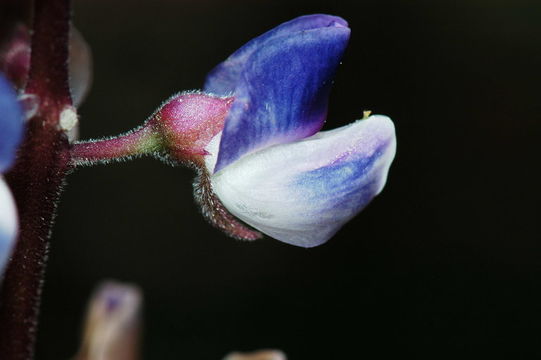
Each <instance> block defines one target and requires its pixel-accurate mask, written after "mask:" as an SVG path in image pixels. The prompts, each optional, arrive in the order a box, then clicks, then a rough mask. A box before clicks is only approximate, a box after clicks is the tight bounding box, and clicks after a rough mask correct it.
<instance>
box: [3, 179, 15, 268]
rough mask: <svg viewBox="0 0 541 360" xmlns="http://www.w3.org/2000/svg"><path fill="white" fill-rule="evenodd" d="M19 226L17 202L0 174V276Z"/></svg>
mask: <svg viewBox="0 0 541 360" xmlns="http://www.w3.org/2000/svg"><path fill="white" fill-rule="evenodd" d="M17 226H18V221H17V210H16V209H15V202H14V201H13V197H12V196H11V192H10V191H9V188H8V186H7V184H6V182H5V181H4V179H3V178H2V177H1V176H0V278H1V276H2V274H3V272H4V268H5V266H6V264H7V261H8V259H9V256H10V255H11V251H12V250H13V245H14V243H15V237H16V235H17Z"/></svg>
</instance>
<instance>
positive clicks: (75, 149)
mask: <svg viewBox="0 0 541 360" xmlns="http://www.w3.org/2000/svg"><path fill="white" fill-rule="evenodd" d="M161 143H162V141H161V139H160V137H159V135H158V134H157V133H156V132H155V131H154V129H153V128H152V126H148V125H143V126H142V127H140V128H139V129H136V130H133V131H130V132H128V133H126V134H123V135H120V136H116V137H111V138H106V139H101V140H89V141H82V142H78V143H76V144H74V145H73V146H72V147H71V151H70V152H71V164H72V165H73V166H87V165H95V164H106V163H109V162H110V161H115V160H116V161H119V160H125V159H129V158H132V157H134V156H141V155H145V154H151V153H155V152H157V151H159V150H160V149H161V147H162V145H161Z"/></svg>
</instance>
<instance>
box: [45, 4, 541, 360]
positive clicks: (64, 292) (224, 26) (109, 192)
mask: <svg viewBox="0 0 541 360" xmlns="http://www.w3.org/2000/svg"><path fill="white" fill-rule="evenodd" d="M316 12H324V13H330V14H335V15H339V16H342V17H344V18H345V19H347V20H348V21H349V23H350V26H351V29H352V38H351V42H350V45H349V48H348V51H347V53H346V55H345V57H344V60H343V65H342V66H341V67H340V68H339V72H338V75H337V77H336V82H335V87H334V89H333V93H332V97H331V103H330V114H329V118H328V121H327V124H326V128H327V129H328V128H334V127H338V126H341V125H344V124H346V123H349V122H351V121H353V120H355V119H358V118H360V117H361V116H362V111H363V110H366V109H370V110H372V111H373V112H375V113H381V114H386V115H389V116H390V117H391V118H392V119H393V120H394V121H395V124H396V127H397V136H398V152H397V156H396V159H395V162H394V164H393V166H392V168H391V172H390V176H389V181H388V183H387V186H386V188H385V190H384V191H383V193H382V194H381V195H380V196H379V197H377V198H376V199H375V200H374V202H373V203H372V204H371V205H370V206H369V207H368V208H367V209H366V210H365V211H364V212H363V213H361V214H360V215H359V216H358V217H357V218H355V219H354V220H353V221H351V222H350V223H349V224H347V225H346V226H345V227H344V228H343V229H342V230H341V231H340V232H339V233H338V234H337V235H336V236H335V237H334V238H333V239H332V240H331V241H329V242H328V243H327V244H325V245H323V246H321V247H318V248H314V249H309V250H307V249H302V248H296V247H293V246H290V245H286V244H283V243H280V242H278V241H275V240H272V239H268V238H267V239H264V240H261V241H257V242H254V243H243V242H238V241H235V240H232V239H229V238H227V237H226V236H224V235H222V234H221V233H219V232H218V231H217V230H215V229H213V228H212V227H211V226H209V225H207V224H206V223H205V221H204V220H203V218H202V217H201V216H200V215H199V213H198V210H197V208H196V206H195V205H194V202H193V200H192V188H191V181H192V177H193V173H192V172H191V171H190V170H188V169H184V168H172V167H168V166H165V165H163V164H161V163H159V162H157V161H154V160H150V159H141V160H137V161H134V162H131V163H122V164H114V165H111V166H107V167H104V166H98V167H93V168H84V169H81V170H79V171H77V172H76V173H75V174H73V175H71V176H70V177H69V179H68V182H69V184H68V186H67V188H66V191H65V193H64V195H63V199H62V202H61V204H60V207H59V211H58V218H57V224H56V226H55V229H54V235H53V243H52V251H51V256H50V262H49V270H48V274H47V280H46V284H45V293H44V307H43V312H42V316H41V325H40V331H39V344H38V359H55V360H56V359H67V358H68V357H69V356H71V355H72V354H73V353H74V352H75V351H76V348H77V346H78V342H79V337H80V327H81V321H82V316H83V311H84V308H85V305H86V301H87V298H88V296H89V295H90V293H91V291H92V290H93V288H94V286H95V285H96V284H97V283H98V282H100V281H101V280H103V279H118V280H122V281H128V282H133V283H136V284H138V285H139V286H141V288H142V289H143V291H144V293H145V306H144V314H145V346H144V354H145V358H146V359H160V360H161V359H165V360H167V359H207V360H216V359H221V358H222V356H224V355H225V354H226V353H227V352H229V351H231V350H253V349H258V348H269V347H270V348H279V349H282V350H284V351H285V352H286V353H287V354H288V355H289V358H290V359H293V360H308V359H310V360H314V359H322V360H328V359H363V358H366V359H383V358H388V359H391V358H397V357H405V356H407V355H410V356H411V357H413V358H419V359H421V358H427V359H428V358H429V359H443V358H456V357H457V356H461V358H463V357H464V356H467V355H469V356H474V355H475V356H478V357H479V358H488V357H489V356H494V355H497V356H501V357H508V358H536V357H538V356H541V347H540V345H539V344H540V335H541V334H540V331H541V283H540V280H541V265H540V260H541V244H540V240H541V236H540V233H541V231H540V230H541V229H540V227H541V226H540V223H541V216H540V214H541V209H540V207H541V205H540V204H541V199H540V198H541V196H540V194H541V192H540V189H539V185H540V181H541V167H540V161H539V154H540V151H539V149H538V147H539V144H540V139H541V117H540V114H541V103H540V99H539V93H540V81H541V76H540V71H539V70H540V66H541V50H540V49H541V3H540V2H539V1H517V0H515V1H511V0H510V1H496V0H491V1H489V0H486V1H482V0H461V1H428V0H427V1H404V0H395V1H391V0H379V1H375V0H365V1H328V2H327V1H325V2H324V1H314V0H310V1H308V0H306V1H296V0H295V1H293V0H288V1H277V0H272V1H271V0H257V1H247V0H245V1H241V0H230V1H211V0H199V1H196V0H185V1H165V0H159V1H157V0H147V1H138V2H135V1H127V0H123V1H119V0H117V1H105V0H100V1H97V0H94V1H85V0H78V1H75V3H74V16H75V23H76V25H77V27H78V28H79V30H80V31H81V32H82V33H83V35H84V36H85V37H86V39H87V41H88V42H89V43H90V44H91V46H92V48H93V51H94V61H95V68H94V70H95V74H94V86H93V89H92V92H91V94H90V96H89V97H88V99H87V101H86V103H85V104H84V105H83V106H82V107H81V109H80V114H81V137H82V138H83V139H85V138H92V137H100V136H106V135H114V134H118V133H120V132H123V131H126V130H128V129H130V128H133V127H135V126H136V125H138V124H140V123H142V121H143V120H144V119H145V118H146V117H147V116H148V115H149V114H150V113H151V112H152V111H153V110H154V109H155V108H156V107H157V106H158V105H159V104H160V103H161V101H163V100H164V99H166V98H167V97H169V96H170V95H171V94H173V93H175V92H177V91H180V90H184V89H197V88H200V87H201V86H202V83H203V79H204V77H205V74H206V73H207V72H208V71H209V70H210V69H211V68H212V67H213V66H214V65H216V64H217V63H218V62H220V61H222V60H223V59H224V58H225V57H226V56H228V55H229V54H230V53H231V52H232V51H234V50H235V49H237V48H238V47H240V46H241V45H242V44H243V43H245V42H246V41H247V40H249V39H250V38H252V37H255V36H257V35H259V34H261V33H262V32H264V31H266V30H268V29H270V28H272V27H274V26H276V25H278V24H279V23H281V22H283V21H286V20H289V19H291V18H293V17H296V16H299V15H302V14H309V13H316Z"/></svg>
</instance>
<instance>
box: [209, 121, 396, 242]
mask: <svg viewBox="0 0 541 360" xmlns="http://www.w3.org/2000/svg"><path fill="white" fill-rule="evenodd" d="M395 150H396V138H395V132H394V125H393V123H392V121H391V120H390V119H389V118H388V117H385V116H371V117H369V118H368V119H364V120H359V121H357V122H355V123H353V124H350V125H348V126H344V127H342V128H339V129H335V130H331V131H326V132H320V133H318V134H316V135H314V136H312V137H309V138H306V139H304V140H302V141H298V142H294V143H289V144H282V145H276V146H272V147H269V148H266V149H264V150H261V151H258V152H256V153H253V154H251V155H248V156H245V157H243V158H242V159H240V160H238V161H236V162H234V163H233V164H231V165H229V166H227V167H226V168H224V169H223V170H221V171H219V172H217V173H216V174H214V175H213V176H212V186H213V190H214V192H215V193H216V194H217V195H218V197H219V198H220V200H221V201H222V202H223V204H224V205H225V207H226V208H227V209H228V210H229V211H230V212H231V213H233V214H234V215H235V216H237V217H238V218H240V219H241V220H243V221H244V222H246V223H248V224H249V225H251V226H253V227H254V228H256V229H258V230H260V231H262V232H263V233H265V234H267V235H269V236H271V237H273V238H276V239H278V240H281V241H283V242H286V243H289V244H294V245H298V246H304V247H312V246H316V245H319V244H322V243H324V242H325V241H327V240H328V239H329V238H330V237H332V236H333V235H334V234H335V233H336V232H337V231H338V230H339V229H340V227H341V226H342V225H343V224H344V223H346V222H347V221H348V220H349V219H351V218H352V217H353V216H355V215H356V214H357V213H358V212H359V211H361V210H362V208H364V206H366V205H367V204H368V202H370V200H371V199H372V198H373V197H374V196H375V195H377V194H378V193H379V192H380V191H381V190H382V188H383V186H384V185H385V181H386V178H387V173H388V170H389V167H390V165H391V162H392V160H393V158H394V154H395ZM209 165H210V164H209Z"/></svg>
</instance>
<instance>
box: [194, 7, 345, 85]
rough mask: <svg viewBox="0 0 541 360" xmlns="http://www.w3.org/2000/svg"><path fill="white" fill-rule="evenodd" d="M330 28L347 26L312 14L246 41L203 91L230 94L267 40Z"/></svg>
mask: <svg viewBox="0 0 541 360" xmlns="http://www.w3.org/2000/svg"><path fill="white" fill-rule="evenodd" d="M332 26H343V27H347V26H348V24H347V22H346V21H345V20H344V19H342V18H339V17H337V16H331V15H324V14H314V15H306V16H300V17H298V18H295V19H293V20H290V21H288V22H285V23H283V24H281V25H278V26H277V27H275V28H274V29H272V30H270V31H267V32H266V33H264V34H263V35H260V36H258V37H256V38H255V39H252V40H250V41H248V42H247V43H246V44H245V45H244V46H243V47H241V48H240V49H238V50H237V51H235V52H234V53H233V54H232V55H231V56H229V57H228V58H227V60H225V61H224V62H222V63H221V64H219V65H218V66H216V67H215V68H214V69H213V70H212V71H211V72H210V73H209V74H208V76H207V79H206V81H205V86H204V91H206V92H211V93H214V94H216V95H221V96H225V95H230V94H232V93H233V92H234V91H235V87H236V86H237V83H238V82H239V78H240V74H241V73H242V72H243V70H244V66H245V65H246V63H247V60H248V59H249V58H250V55H252V54H253V53H254V52H255V51H256V50H259V49H260V48H261V47H263V46H264V43H265V42H266V41H267V40H269V39H273V38H275V37H278V36H282V35H291V34H292V33H296V32H299V31H303V30H311V29H318V28H324V27H332Z"/></svg>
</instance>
